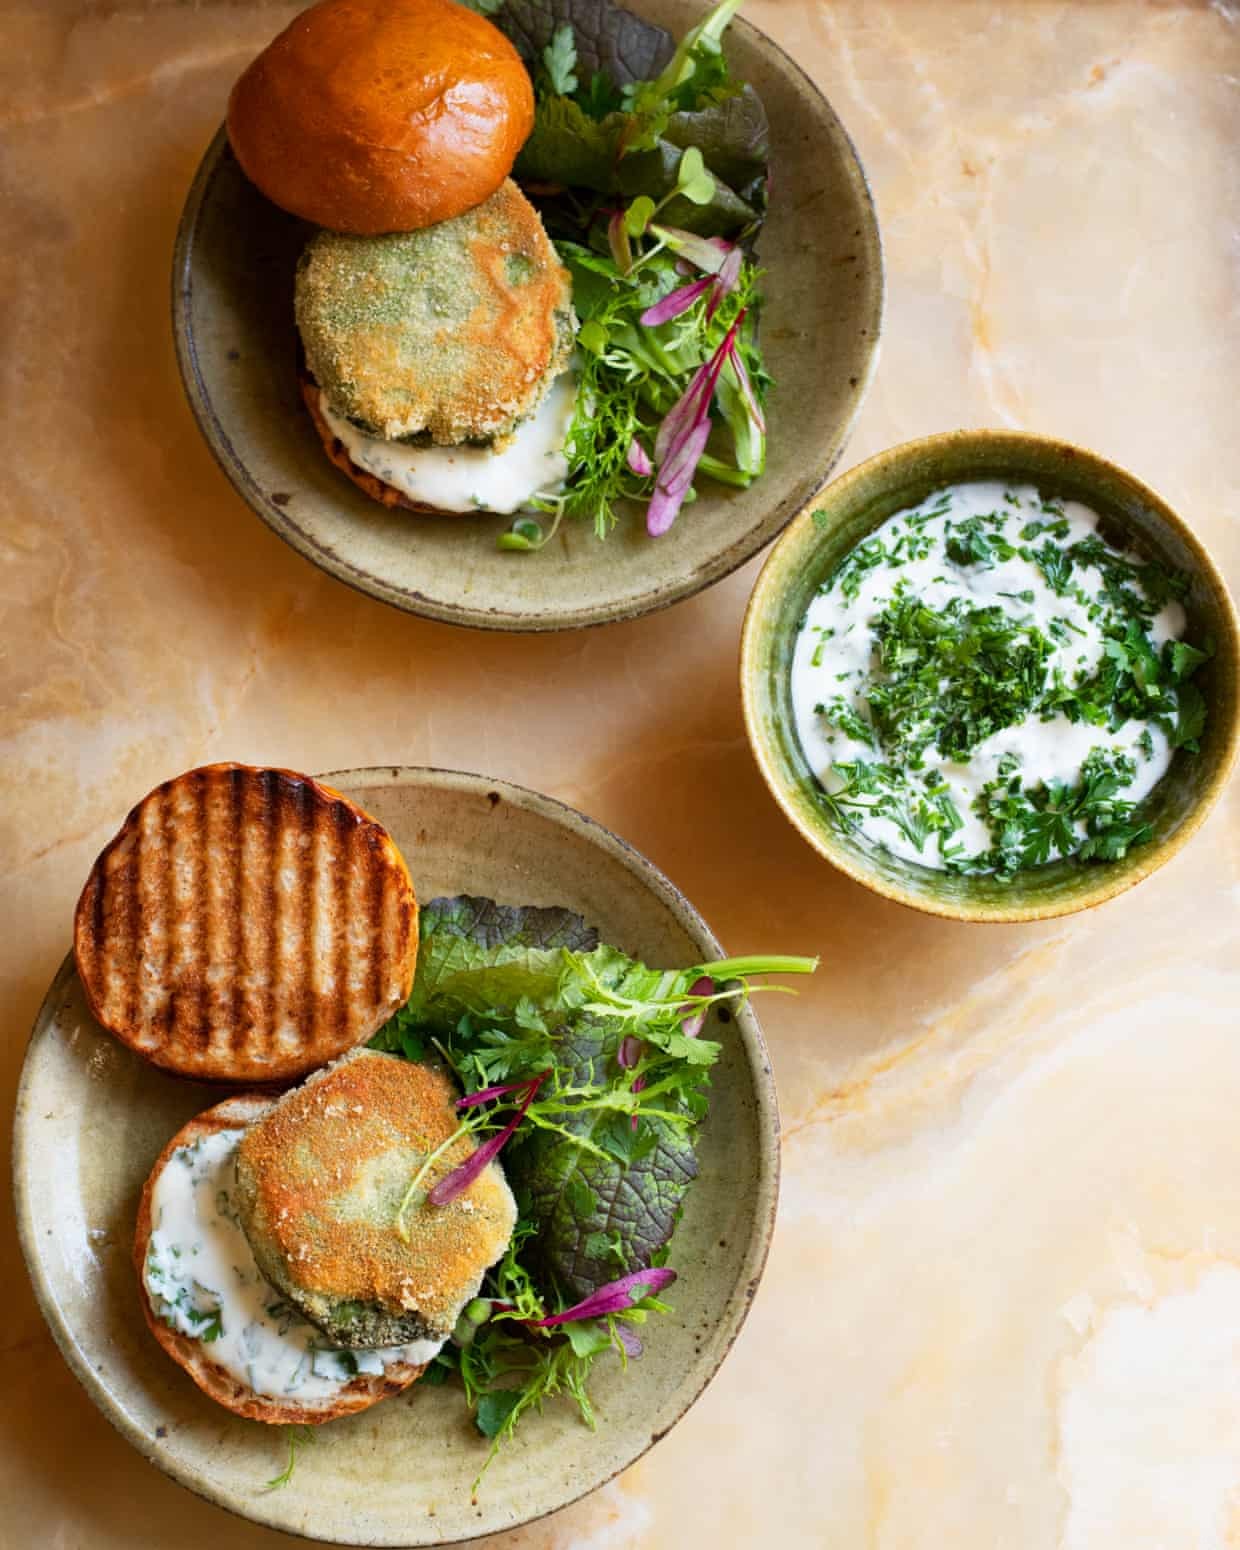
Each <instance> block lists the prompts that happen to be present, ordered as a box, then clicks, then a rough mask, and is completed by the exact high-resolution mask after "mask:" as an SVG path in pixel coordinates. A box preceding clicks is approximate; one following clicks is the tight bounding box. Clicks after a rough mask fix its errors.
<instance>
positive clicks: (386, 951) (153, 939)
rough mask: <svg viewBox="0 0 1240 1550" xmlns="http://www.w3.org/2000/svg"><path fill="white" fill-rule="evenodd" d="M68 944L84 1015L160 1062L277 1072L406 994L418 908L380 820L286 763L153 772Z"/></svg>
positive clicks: (304, 1066)
mask: <svg viewBox="0 0 1240 1550" xmlns="http://www.w3.org/2000/svg"><path fill="white" fill-rule="evenodd" d="M73 948H74V954H75V957H76V959H77V967H78V974H79V975H80V977H81V980H82V985H83V988H84V990H85V992H86V998H87V1000H88V1002H89V1004H90V1009H91V1011H92V1012H93V1013H94V1015H95V1017H96V1019H97V1020H98V1021H99V1023H100V1024H102V1026H103V1027H104V1028H106V1029H107V1030H108V1031H109V1033H111V1034H113V1035H114V1036H115V1037H116V1038H117V1039H119V1040H120V1041H121V1043H122V1044H126V1045H128V1046H129V1047H130V1048H131V1049H133V1050H135V1051H136V1052H137V1053H138V1054H140V1055H143V1056H144V1057H145V1058H146V1059H148V1060H150V1061H151V1062H153V1063H154V1064H155V1065H157V1066H161V1067H163V1069H164V1070H167V1071H172V1072H175V1073H177V1074H178V1075H181V1076H188V1077H193V1078H194V1079H195V1080H198V1081H221V1082H233V1083H274V1082H288V1081H290V1080H292V1079H294V1078H296V1077H299V1076H303V1075H305V1073H306V1072H308V1071H312V1070H314V1069H315V1067H317V1066H321V1065H324V1064H325V1063H326V1062H327V1061H329V1060H333V1059H335V1057H336V1056H338V1055H342V1054H343V1053H344V1052H345V1051H346V1050H348V1049H352V1048H353V1046H354V1045H357V1044H361V1043H364V1042H365V1040H367V1039H369V1038H370V1037H371V1036H372V1035H373V1034H374V1033H375V1032H376V1031H377V1030H378V1029H379V1028H380V1027H382V1025H383V1023H384V1022H386V1020H387V1019H388V1017H390V1016H391V1014H392V1013H393V1012H394V1011H395V1010H396V1009H397V1008H398V1007H400V1006H402V1005H403V1004H404V1002H405V1001H406V999H407V998H408V995H409V991H410V988H411V986H412V983H413V972H414V965H415V960H416V957H417V949H418V918H417V902H416V900H415V898H414V893H413V886H412V884H411V883H410V880H409V873H408V870H407V869H406V867H405V863H404V860H403V859H402V857H401V855H400V852H399V851H398V850H397V848H396V846H395V844H394V843H393V841H392V839H391V836H390V835H389V834H388V832H387V830H386V829H384V828H383V827H382V825H381V824H378V823H376V822H375V820H374V819H373V818H371V817H369V816H368V815H367V814H366V813H364V812H363V811H362V810H361V809H360V808H359V807H358V806H357V805H356V804H355V803H353V802H351V801H349V799H348V798H347V797H345V796H342V795H341V794H340V793H339V792H338V791H333V790H332V789H331V788H330V787H328V786H324V785H322V784H321V783H320V782H319V781H316V780H313V779H311V778H310V777H309V776H307V775H298V774H296V773H294V772H293V771H291V770H272V769H255V768H254V767H252V766H250V765H245V764H211V765H207V766H205V767H204V768H202V769H198V770H190V771H189V772H188V773H187V774H185V775H179V776H177V777H176V779H175V780H170V781H166V782H165V783H164V784H163V785H162V786H158V787H156V789H155V790H154V791H152V792H151V794H150V795H149V796H148V797H146V798H145V799H144V800H143V801H141V802H139V803H138V805H137V807H135V808H134V809H133V811H132V812H131V813H130V814H129V816H128V818H126V820H125V822H124V824H123V825H122V826H121V830H120V832H119V833H118V834H117V836H116V838H115V839H114V840H113V841H112V842H111V844H110V845H108V846H107V848H106V849H105V850H104V851H103V853H102V855H100V857H99V859H98V860H97V861H96V862H95V865H94V867H93V868H92V869H91V873H90V876H89V877H88V878H87V880H86V886H85V887H84V888H83V890H82V896H81V898H80V899H79V901H78V906H77V912H76V914H75V917H74V930H73Z"/></svg>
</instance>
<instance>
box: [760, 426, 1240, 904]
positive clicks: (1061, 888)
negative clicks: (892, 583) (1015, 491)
mask: <svg viewBox="0 0 1240 1550" xmlns="http://www.w3.org/2000/svg"><path fill="white" fill-rule="evenodd" d="M968 479H1010V480H1013V481H1022V482H1026V483H1032V484H1035V485H1037V486H1038V488H1039V489H1041V490H1042V491H1043V492H1044V493H1046V494H1048V495H1057V496H1062V497H1064V498H1065V499H1071V500H1079V501H1083V502H1085V504H1086V505H1089V506H1091V507H1093V508H1094V510H1096V511H1097V512H1098V513H1099V514H1100V516H1101V517H1102V518H1103V519H1104V530H1105V531H1109V532H1110V533H1112V534H1113V535H1115V536H1117V537H1121V539H1122V541H1123V542H1124V543H1125V544H1126V545H1128V546H1131V547H1133V548H1135V549H1138V550H1139V551H1141V552H1143V553H1145V554H1147V555H1148V556H1150V557H1151V558H1154V559H1157V560H1159V561H1161V562H1162V563H1163V564H1164V565H1167V566H1170V567H1174V568H1176V569H1178V570H1181V571H1184V572H1186V573H1187V575H1188V576H1189V578H1190V585H1189V592H1188V595H1187V597H1186V598H1185V600H1184V606H1185V609H1186V611H1187V613H1188V631H1189V638H1190V639H1192V640H1201V639H1203V638H1206V637H1209V638H1212V639H1213V641H1214V643H1215V655H1214V658H1213V660H1212V661H1211V662H1209V663H1208V664H1207V665H1206V666H1205V667H1204V668H1202V669H1201V670H1200V672H1199V673H1198V674H1197V676H1196V677H1195V678H1194V679H1193V682H1194V683H1195V684H1197V685H1199V686H1200V688H1201V691H1202V693H1203V694H1204V696H1205V699H1206V703H1207V706H1208V711H1209V716H1208V720H1207V722H1206V730H1205V734H1204V736H1203V737H1202V739H1201V751H1200V753H1198V754H1189V753H1185V752H1184V751H1182V750H1181V751H1180V752H1179V753H1177V754H1176V756H1175V758H1174V761H1173V763H1172V766H1171V769H1170V770H1169V771H1168V773H1167V775H1166V776H1165V778H1164V779H1163V780H1162V781H1160V782H1159V784H1158V786H1157V787H1155V789H1154V791H1153V793H1152V794H1151V796H1150V798H1149V799H1148V803H1147V811H1148V814H1149V817H1150V818H1151V820H1152V822H1153V825H1154V836H1153V839H1152V840H1151V841H1150V842H1149V843H1148V844H1145V845H1141V846H1137V847H1135V848H1134V849H1132V850H1130V851H1129V852H1128V854H1127V856H1126V857H1125V858H1124V859H1123V860H1122V861H1114V862H1099V863H1082V862H1076V861H1072V860H1070V859H1068V860H1061V861H1057V862H1054V863H1052V864H1051V865H1049V866H1044V867H1038V868H1036V869H1033V870H1031V871H1027V872H1021V873H1018V874H1017V875H1016V876H1015V877H1014V878H1013V879H1011V881H1009V882H999V881H998V880H996V879H995V878H993V877H953V876H950V875H949V874H947V873H945V872H940V871H936V870H934V869H932V868H929V867H922V866H917V865H915V864H913V863H910V862H906V861H903V860H900V859H899V858H896V857H893V856H890V855H888V854H886V853H885V852H882V851H879V850H876V849H872V848H868V847H866V846H864V845H863V844H861V843H860V842H858V841H857V840H856V839H854V838H852V837H850V836H848V835H845V834H843V833H841V832H840V831H839V830H837V829H836V828H835V827H834V826H833V825H832V823H831V821H830V819H829V818H828V816H827V813H826V811H825V809H824V807H823V806H822V804H821V801H820V795H821V788H820V787H819V785H818V783H817V782H816V780H815V779H814V776H813V774H812V773H811V771H810V767H809V764H808V763H807V761H806V758H805V755H804V753H803V751H802V749H801V746H800V742H799V740H798V738H797V734H796V730H795V726H794V722H793V715H792V703H791V679H790V669H791V663H792V653H793V647H794V644H795V641H796V636H797V632H798V629H799V626H800V623H801V620H802V619H803V618H804V616H805V611H806V609H807V608H808V606H809V603H810V599H811V598H812V597H813V596H814V594H815V592H816V591H817V589H818V587H819V586H820V585H821V583H822V582H823V581H825V580H826V578H827V577H828V576H829V575H830V574H831V573H832V571H834V569H835V568H836V566H837V565H838V564H839V563H840V561H841V560H842V559H843V558H844V556H845V555H846V554H848V553H849V552H850V551H851V550H852V549H853V548H855V547H856V545H857V544H858V543H860V542H861V540H862V539H864V538H865V537H866V536H867V535H868V534H869V533H871V532H872V531H873V530H874V529H875V528H876V527H878V526H879V525H880V524H881V523H883V522H885V521H886V520H887V518H888V517H890V516H893V515H894V514H895V513H896V512H897V511H900V510H903V509H904V508H905V507H908V506H913V505H915V504H916V503H917V502H919V501H921V500H923V499H924V498H925V497H926V496H927V495H929V494H930V493H931V491H933V490H936V489H939V488H941V487H943V486H944V485H949V484H956V483H959V482H961V481H963V480H968ZM1238 678H1240V639H1238V636H1237V624H1236V614H1235V610H1234V608H1233V606H1232V603H1231V599H1230V597H1229V596H1228V593H1227V587H1226V585H1225V583H1224V582H1223V579H1222V577H1221V576H1220V575H1219V572H1218V570H1217V569H1216V567H1215V565H1214V563H1213V561H1212V560H1211V559H1210V556H1209V555H1208V554H1207V553H1206V551H1205V549H1204V548H1203V547H1202V545H1201V543H1200V541H1199V540H1198V538H1197V537H1196V535H1195V534H1194V533H1193V531H1192V529H1191V528H1190V527H1189V526H1188V524H1187V523H1186V522H1185V521H1184V520H1183V519H1182V518H1181V517H1178V516H1177V515H1176V514H1175V512H1174V511H1172V510H1171V508H1170V507H1169V506H1168V505H1167V503H1166V502H1165V501H1164V500H1162V499H1160V498H1159V496H1157V495H1155V493H1154V492H1153V491H1152V490H1151V489H1149V488H1147V486H1145V485H1144V484H1142V483H1141V482H1140V481H1139V480H1137V479H1135V478H1133V476H1132V475H1131V474H1128V473H1125V472H1124V470H1123V469H1121V468H1117V467H1116V466H1115V465H1114V464H1113V463H1108V462H1107V461H1106V460H1105V459H1104V458H1101V457H1099V456H1098V455H1097V454H1096V453H1093V452H1087V451H1085V450H1084V449H1083V448H1081V447H1074V446H1070V445H1068V444H1067V443H1065V442H1062V441H1056V440H1053V439H1051V438H1049V437H1043V436H1032V435H1023V434H1020V433H1017V432H1009V431H954V432H951V433H949V434H947V435H942V436H927V437H926V438H925V439H923V440H920V441H910V442H907V443H905V444H904V445H903V446H899V447H893V448H892V449H891V450H890V451H888V452H883V453H880V454H879V455H878V456H877V457H874V458H871V459H870V460H869V461H868V462H866V463H862V464H861V465H860V466H859V467H857V468H854V469H851V470H850V471H849V472H848V473H846V474H845V475H843V477H842V478H839V479H836V480H835V481H834V482H833V483H832V484H830V485H829V486H828V487H827V488H826V489H825V490H823V491H822V493H821V494H820V496H819V497H818V498H817V499H816V500H815V501H813V502H812V503H811V505H810V506H809V507H808V508H807V509H806V510H805V511H803V512H802V513H801V514H800V516H798V517H797V519H796V520H795V521H794V522H793V523H792V525H791V526H790V527H789V529H788V531H787V532H786V533H785V534H784V536H783V538H782V539H781V540H780V541H779V543H778V544H777V545H776V546H775V548H774V549H773V550H772V552H771V555H770V557H769V558H768V560H767V562H766V564H765V566H764V567H763V569H762V573H761V575H760V576H759V577H758V582H757V585H756V586H755V588H754V591H753V596H752V598H751V599H750V603H749V609H748V613H747V614H746V618H745V628H744V635H743V638H742V645H741V692H742V696H743V699H744V709H745V725H746V728H747V730H748V733H749V740H750V743H751V745H752V747H753V751H754V754H755V756H756V758H757V760H758V765H759V768H760V769H761V771H762V774H763V775H764V777H765V778H766V782H767V784H768V785H769V786H770V788H771V791H772V792H773V794H774V796H775V800H776V801H777V802H778V803H779V805H780V806H781V807H782V808H783V810H784V812H785V813H786V814H787V816H788V818H790V819H791V821H792V823H793V824H794V825H795V826H796V827H797V828H798V829H799V830H800V831H801V833H802V835H804V837H805V838H806V839H807V840H808V841H809V843H810V844H811V845H812V846H813V847H814V849H815V850H817V851H818V853H819V854H820V855H822V856H824V857H825V858H826V859H827V860H828V861H830V862H831V863H832V864H833V865H834V866H837V867H838V868H839V869H840V871H842V872H846V873H847V874H848V876H849V877H851V878H854V879H855V880H856V881H857V882H859V883H864V884H865V886H866V887H867V888H872V889H873V890H874V891H875V892H876V893H880V894H883V895H885V896H886V897H887V898H889V899H896V900H898V901H899V902H900V903H901V904H908V905H911V906H913V907H914V908H915V909H920V910H925V911H927V912H928V913H930V914H933V915H945V916H947V917H949V918H951V919H954V920H972V921H1027V920H1044V919H1048V918H1050V917H1051V916H1055V915H1068V914H1072V913H1073V912H1074V911H1076V910H1084V909H1090V908H1091V907H1092V906H1093V905H1095V904H1101V903H1102V902H1103V901H1104V900H1105V899H1111V898H1114V897H1115V895H1116V894H1119V893H1123V892H1124V890H1125V889H1127V888H1131V887H1132V886H1133V885H1134V884H1135V883H1139V882H1140V881H1141V879H1142V878H1145V877H1148V876H1149V875H1150V873H1151V872H1155V871H1157V869H1158V868H1159V867H1160V866H1162V864H1163V863H1164V862H1165V861H1169V860H1170V859H1171V857H1172V856H1174V855H1175V854H1176V852H1177V851H1178V850H1179V849H1180V848H1181V847H1182V846H1183V845H1184V844H1185V843H1186V842H1187V841H1188V839H1189V838H1190V837H1191V836H1192V835H1193V834H1194V833H1195V832H1196V831H1197V829H1198V828H1199V827H1200V826H1201V824H1202V823H1203V822H1204V821H1205V818H1206V815H1207V814H1208V813H1209V811H1210V808H1211V807H1212V806H1213V805H1214V802H1215V800H1216V799H1217V797H1218V795H1219V793H1220V791H1221V790H1222V788H1223V785H1224V782H1225V781H1226V779H1227V776H1228V772H1229V770H1230V769H1231V766H1232V763H1233V760H1234V758H1235V754H1236V743H1237V727H1238V713H1237V681H1238Z"/></svg>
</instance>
